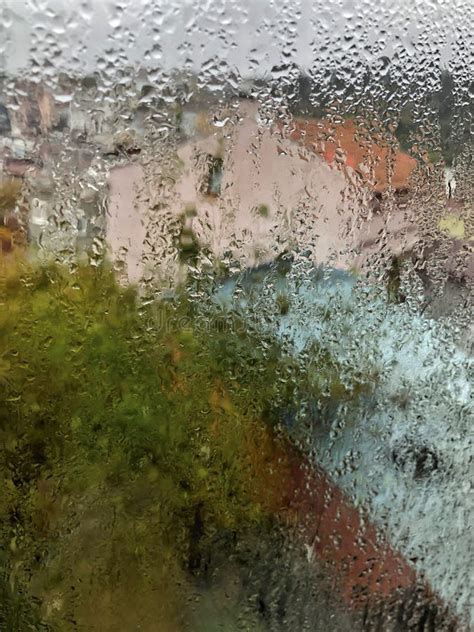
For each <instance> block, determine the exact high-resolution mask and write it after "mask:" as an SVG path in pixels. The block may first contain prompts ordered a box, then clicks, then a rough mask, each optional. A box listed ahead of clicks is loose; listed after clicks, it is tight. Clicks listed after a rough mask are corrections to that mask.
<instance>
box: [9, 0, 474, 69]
mask: <svg viewBox="0 0 474 632" xmlns="http://www.w3.org/2000/svg"><path fill="white" fill-rule="evenodd" d="M0 18H1V19H0V67H3V68H4V69H7V70H8V71H17V70H19V69H25V68H28V67H34V66H36V68H39V69H40V72H44V73H45V75H47V74H48V73H50V74H51V75H52V74H54V73H55V72H57V71H58V70H69V71H74V72H80V73H84V72H89V71H91V70H94V69H101V70H103V71H105V72H107V69H108V68H109V69H110V68H112V67H114V66H117V65H124V64H126V63H131V64H133V65H137V66H138V65H144V66H146V67H148V68H154V67H159V66H161V67H163V66H164V67H176V66H177V67H183V66H185V67H188V68H192V69H194V70H197V69H200V68H203V67H204V68H206V67H209V69H210V70H212V69H213V68H219V69H220V70H221V71H222V72H224V73H228V72H229V70H232V69H235V70H236V71H237V72H238V73H240V74H244V75H249V74H251V75H255V74H263V73H264V72H267V71H269V70H270V68H271V67H272V66H274V65H276V64H279V63H282V62H283V61H291V62H295V63H297V64H298V65H301V66H303V67H310V66H312V65H315V64H330V65H333V66H335V67H349V66H354V67H355V66H356V65H357V64H362V65H367V64H374V63H377V60H380V58H381V57H383V56H385V57H387V58H389V59H390V60H391V63H392V64H393V65H394V66H397V65H398V66H400V67H402V66H410V65H416V64H424V65H426V66H427V67H428V66H429V65H430V64H431V63H434V64H435V65H436V66H439V65H444V66H447V65H451V66H456V64H458V63H464V64H465V56H466V55H467V54H468V52H467V51H468V50H469V46H471V48H472V43H471V42H470V37H471V33H472V32H473V30H474V24H473V3H472V1H471V0H466V1H464V0H448V1H443V0H433V2H431V1H427V0H422V1H420V0H328V1H321V0H239V1H236V0H117V1H113V0H0ZM463 48H464V52H463ZM219 64H220V65H219Z"/></svg>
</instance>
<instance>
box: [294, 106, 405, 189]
mask: <svg viewBox="0 0 474 632" xmlns="http://www.w3.org/2000/svg"><path fill="white" fill-rule="evenodd" d="M359 131H360V129H359V128H358V126H357V124H356V123H355V121H353V120H351V119H347V120H344V121H342V122H341V123H338V124H332V123H330V122H328V121H325V120H318V119H301V118H297V119H295V120H294V129H293V130H292V133H291V135H290V138H291V139H292V140H294V141H296V142H298V143H301V144H303V145H304V146H305V147H308V148H310V149H312V150H313V151H316V152H317V153H319V154H320V155H322V156H323V157H324V159H325V160H326V161H327V162H328V163H329V164H336V163H337V164H340V165H342V166H346V167H350V168H351V169H353V170H354V171H355V172H356V173H358V174H359V176H361V177H362V178H363V179H364V180H365V181H366V182H370V183H371V184H372V186H373V188H374V190H375V191H380V192H382V191H384V190H386V189H387V188H388V186H389V184H391V185H392V186H393V187H394V188H395V189H404V188H408V187H409V182H410V177H411V175H412V173H413V171H414V170H415V167H416V165H417V162H416V160H415V159H414V158H412V157H411V156H409V155H408V154H406V153H405V152H403V151H400V150H396V151H395V152H394V151H393V149H392V147H389V146H388V144H386V143H385V144H384V143H382V142H380V143H376V142H374V141H373V140H372V141H368V140H365V139H364V140H363V139H362V137H358V132H359ZM390 172H391V173H390Z"/></svg>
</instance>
